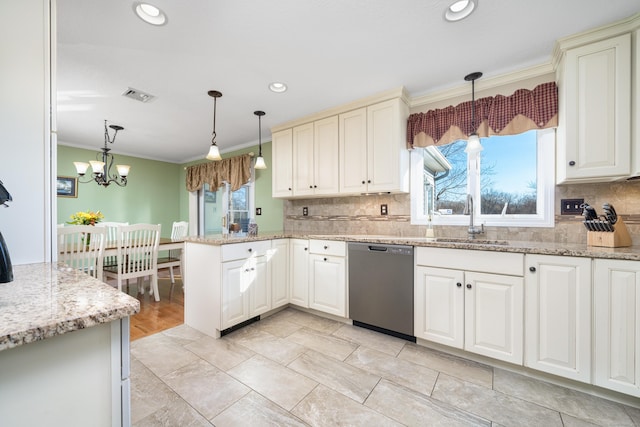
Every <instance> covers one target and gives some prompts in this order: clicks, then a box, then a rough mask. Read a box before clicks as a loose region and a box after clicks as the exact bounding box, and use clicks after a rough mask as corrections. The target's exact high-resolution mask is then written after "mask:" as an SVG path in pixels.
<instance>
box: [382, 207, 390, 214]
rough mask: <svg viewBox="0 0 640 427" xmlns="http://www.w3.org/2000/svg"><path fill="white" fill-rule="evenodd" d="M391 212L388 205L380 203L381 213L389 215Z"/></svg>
mask: <svg viewBox="0 0 640 427" xmlns="http://www.w3.org/2000/svg"><path fill="white" fill-rule="evenodd" d="M388 213H389V210H388V208H387V205H380V215H387V214H388Z"/></svg>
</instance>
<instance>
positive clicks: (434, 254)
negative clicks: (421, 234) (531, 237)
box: [416, 248, 524, 276]
mask: <svg viewBox="0 0 640 427" xmlns="http://www.w3.org/2000/svg"><path fill="white" fill-rule="evenodd" d="M416 249H417V250H416V265H423V266H426V267H440V268H453V269H456V270H466V271H479V272H483V273H494V274H508V275H510V276H523V275H524V254H517V253H505V252H494V251H472V250H466V249H441V248H416Z"/></svg>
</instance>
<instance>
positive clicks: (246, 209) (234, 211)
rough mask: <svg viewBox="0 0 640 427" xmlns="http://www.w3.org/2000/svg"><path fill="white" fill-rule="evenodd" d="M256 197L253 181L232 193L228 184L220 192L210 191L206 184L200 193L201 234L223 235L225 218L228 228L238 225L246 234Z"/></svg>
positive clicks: (199, 215)
mask: <svg viewBox="0 0 640 427" xmlns="http://www.w3.org/2000/svg"><path fill="white" fill-rule="evenodd" d="M254 195H255V194H254V181H253V180H251V181H249V182H248V183H247V184H245V185H243V186H242V187H240V188H239V189H237V190H236V191H231V186H230V185H229V184H228V183H226V182H225V184H224V185H223V186H222V187H220V188H219V189H218V191H210V190H209V184H204V186H203V189H202V190H200V191H199V192H198V200H199V211H198V217H199V221H198V223H199V228H200V234H203V235H212V234H222V233H223V218H225V220H224V223H225V224H227V227H228V224H231V223H238V224H240V226H241V227H242V231H244V232H246V231H247V228H248V224H249V221H250V219H251V212H253V205H254ZM227 230H228V228H227ZM224 232H225V233H226V230H224Z"/></svg>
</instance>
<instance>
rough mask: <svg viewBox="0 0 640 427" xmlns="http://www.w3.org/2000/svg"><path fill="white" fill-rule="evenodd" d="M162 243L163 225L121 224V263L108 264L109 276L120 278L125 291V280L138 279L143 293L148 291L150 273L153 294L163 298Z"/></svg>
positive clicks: (119, 257) (106, 269) (117, 243)
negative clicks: (160, 277)
mask: <svg viewBox="0 0 640 427" xmlns="http://www.w3.org/2000/svg"><path fill="white" fill-rule="evenodd" d="M159 243H160V224H133V225H121V226H119V227H118V228H117V233H116V247H117V255H116V258H117V264H116V265H115V266H107V267H105V268H104V274H105V276H106V277H107V278H115V279H116V280H117V282H118V290H119V291H122V282H123V281H125V280H129V279H137V280H138V286H139V287H140V290H142V292H144V290H143V278H144V277H146V276H149V282H150V290H149V294H150V295H152V296H153V297H154V298H155V300H156V301H160V293H159V292H158V246H159Z"/></svg>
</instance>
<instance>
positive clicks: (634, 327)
mask: <svg viewBox="0 0 640 427" xmlns="http://www.w3.org/2000/svg"><path fill="white" fill-rule="evenodd" d="M594 263H595V268H594V278H595V280H594V298H595V304H594V306H595V322H594V325H595V334H594V340H595V343H594V344H595V345H594V348H595V363H594V364H595V369H594V384H596V385H599V386H602V387H605V388H608V389H611V390H615V391H619V392H621V393H625V394H630V395H633V396H638V397H640V262H637V261H620V260H604V259H597V260H595V261H594Z"/></svg>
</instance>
